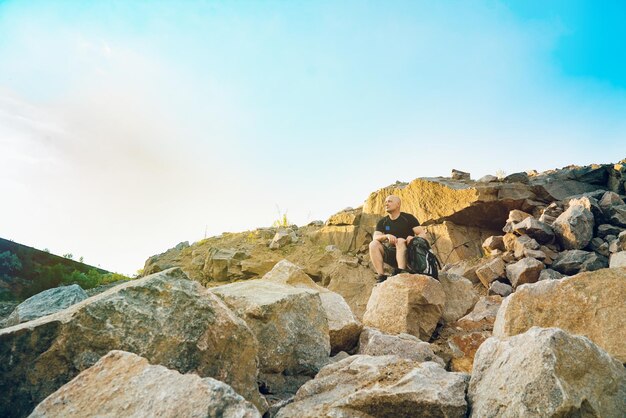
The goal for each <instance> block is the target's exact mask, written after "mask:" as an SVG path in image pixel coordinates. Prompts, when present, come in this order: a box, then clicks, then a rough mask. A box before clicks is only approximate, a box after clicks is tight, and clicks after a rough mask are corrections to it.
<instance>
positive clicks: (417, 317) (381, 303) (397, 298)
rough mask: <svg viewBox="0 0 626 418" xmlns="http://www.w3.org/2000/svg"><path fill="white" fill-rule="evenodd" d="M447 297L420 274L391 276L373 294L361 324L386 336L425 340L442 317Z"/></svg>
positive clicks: (434, 283)
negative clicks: (414, 337)
mask: <svg viewBox="0 0 626 418" xmlns="http://www.w3.org/2000/svg"><path fill="white" fill-rule="evenodd" d="M445 303H446V294H445V292H444V291H443V287H442V286H441V283H439V282H438V281H437V280H435V279H433V278H431V277H429V276H424V275H419V274H400V275H397V276H393V277H390V278H389V279H387V280H386V281H385V282H383V283H381V284H380V285H378V286H376V287H375V288H374V290H373V291H372V295H371V297H370V300H369V302H368V303H367V310H366V311H365V315H363V324H364V325H365V326H370V327H374V328H377V329H379V330H381V331H382V332H384V333H387V334H402V333H406V334H411V335H414V336H416V337H418V338H419V339H421V340H423V341H428V340H429V339H430V337H431V335H432V333H433V331H434V330H435V327H436V326H437V322H438V321H439V319H440V318H441V316H442V314H443V309H444V306H445Z"/></svg>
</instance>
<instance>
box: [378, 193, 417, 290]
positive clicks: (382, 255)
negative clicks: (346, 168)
mask: <svg viewBox="0 0 626 418" xmlns="http://www.w3.org/2000/svg"><path fill="white" fill-rule="evenodd" d="M401 203H402V202H401V200H400V198H399V197H398V196H395V195H391V196H388V197H387V198H386V199H385V211H386V212H387V213H388V215H387V216H385V217H384V218H382V219H381V220H380V221H378V223H377V224H376V231H375V232H374V236H373V239H372V242H371V243H370V258H371V260H372V264H374V269H375V270H376V274H377V276H376V281H377V282H378V283H382V282H384V281H385V280H387V276H386V275H385V270H384V263H387V264H389V265H390V266H391V267H393V268H394V274H400V273H406V272H407V270H406V264H407V251H406V248H407V245H408V244H410V243H411V241H412V240H413V238H414V237H415V236H416V235H422V234H425V233H426V231H425V230H424V228H422V227H421V226H420V223H419V221H418V220H417V219H416V218H415V216H413V215H411V214H410V213H405V212H400V205H401ZM383 243H384V244H383Z"/></svg>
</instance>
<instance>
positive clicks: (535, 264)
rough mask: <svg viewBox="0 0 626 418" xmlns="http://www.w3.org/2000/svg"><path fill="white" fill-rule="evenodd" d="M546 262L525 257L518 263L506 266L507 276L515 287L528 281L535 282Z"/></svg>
mask: <svg viewBox="0 0 626 418" xmlns="http://www.w3.org/2000/svg"><path fill="white" fill-rule="evenodd" d="M544 267H545V266H544V264H543V263H542V262H541V261H539V260H535V259H534V258H523V259H521V260H520V261H518V262H517V263H514V264H509V265H508V266H506V277H507V278H508V279H509V281H510V282H511V284H512V285H513V287H514V288H517V286H519V285H522V284H526V283H535V282H536V281H537V280H539V274H540V273H541V270H543V269H544Z"/></svg>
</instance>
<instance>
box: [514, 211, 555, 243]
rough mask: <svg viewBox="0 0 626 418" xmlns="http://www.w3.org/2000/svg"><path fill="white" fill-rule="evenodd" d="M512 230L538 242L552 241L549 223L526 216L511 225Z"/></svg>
mask: <svg viewBox="0 0 626 418" xmlns="http://www.w3.org/2000/svg"><path fill="white" fill-rule="evenodd" d="M513 232H515V233H516V234H519V235H528V236H529V237H531V238H533V239H534V240H535V241H537V242H538V243H539V244H549V243H551V242H552V241H554V231H553V230H552V228H551V227H550V226H549V225H546V224H545V223H543V222H541V221H538V220H536V219H535V218H533V217H528V218H526V219H524V220H523V221H521V222H519V223H518V224H516V225H515V226H514V227H513Z"/></svg>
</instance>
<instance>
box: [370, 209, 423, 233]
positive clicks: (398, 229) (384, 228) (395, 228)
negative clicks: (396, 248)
mask: <svg viewBox="0 0 626 418" xmlns="http://www.w3.org/2000/svg"><path fill="white" fill-rule="evenodd" d="M416 226H420V223H419V221H418V220H417V218H416V217H415V216H413V215H411V214H410V213H405V212H400V216H398V218H396V219H395V220H392V219H391V218H389V215H387V216H385V217H384V218H382V219H381V220H380V221H378V223H377V224H376V230H377V231H379V232H382V233H383V234H385V235H386V234H391V235H393V236H394V237H396V238H404V239H406V238H407V237H408V236H413V235H415V233H414V232H413V228H415V227H416Z"/></svg>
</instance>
